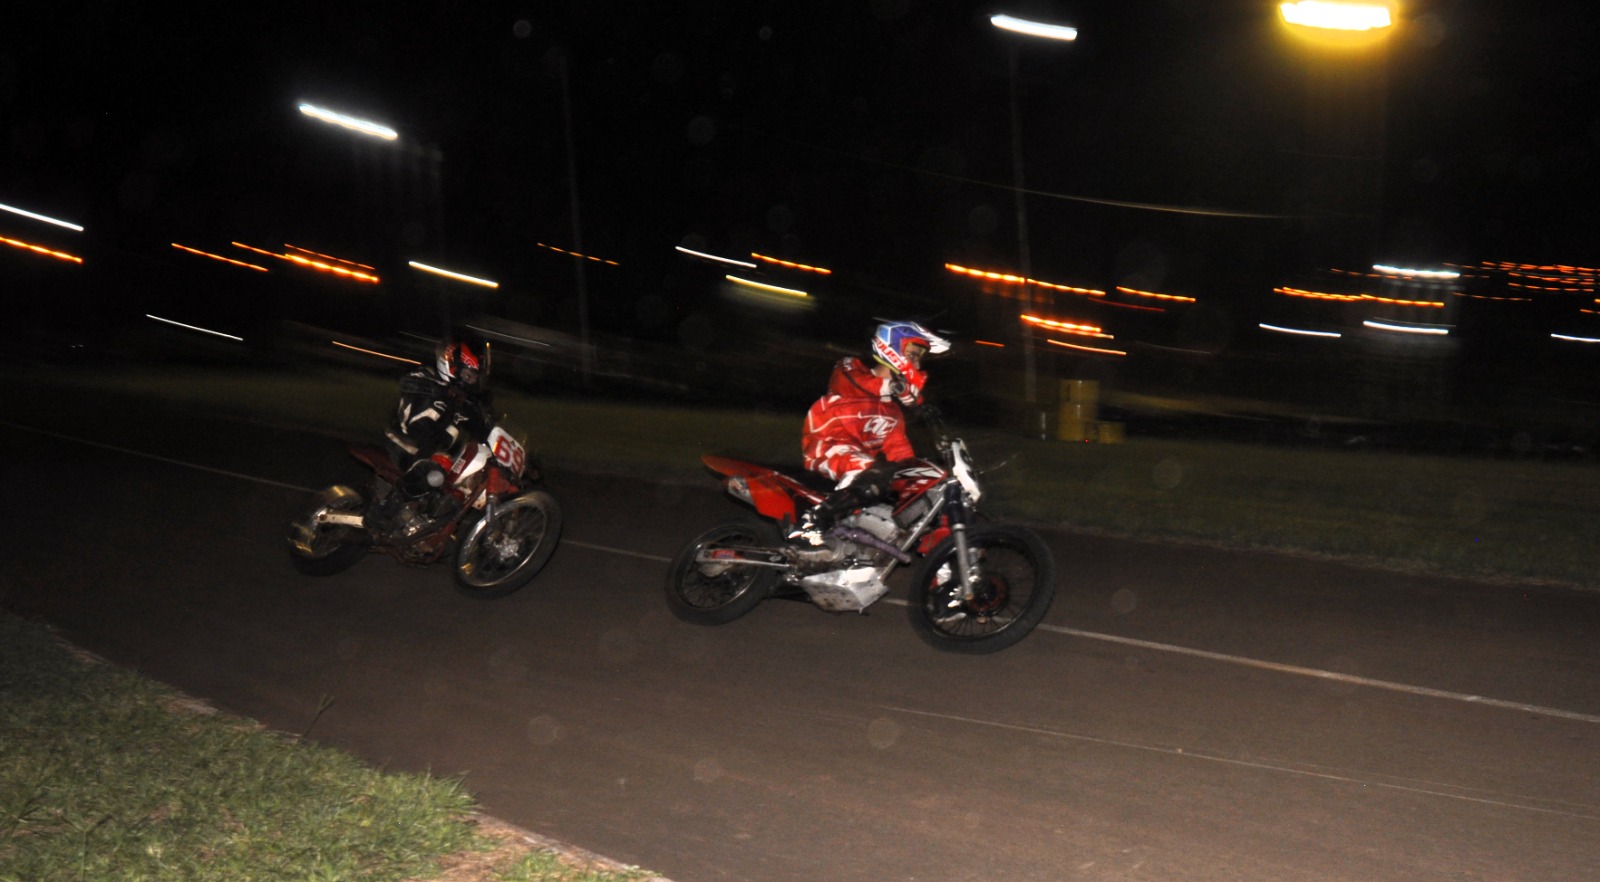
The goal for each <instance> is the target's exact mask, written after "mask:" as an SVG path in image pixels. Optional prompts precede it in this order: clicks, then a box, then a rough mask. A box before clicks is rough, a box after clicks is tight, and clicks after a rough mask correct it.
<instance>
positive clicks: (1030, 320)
mask: <svg viewBox="0 0 1600 882" xmlns="http://www.w3.org/2000/svg"><path fill="white" fill-rule="evenodd" d="M1019 318H1021V319H1022V320H1023V321H1024V322H1026V323H1027V324H1030V325H1035V326H1037V327H1041V328H1047V329H1049V330H1052V331H1060V332H1062V333H1065V334H1078V335H1080V336H1083V337H1099V338H1100V339H1102V340H1114V339H1116V338H1115V337H1113V336H1111V335H1110V334H1107V333H1106V332H1105V329H1104V328H1101V327H1097V326H1095V325H1085V324H1081V323H1078V322H1062V321H1056V320H1055V319H1047V318H1039V317H1038V316H1036V315H1022V316H1019Z"/></svg>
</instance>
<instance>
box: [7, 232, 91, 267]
mask: <svg viewBox="0 0 1600 882" xmlns="http://www.w3.org/2000/svg"><path fill="white" fill-rule="evenodd" d="M0 242H4V243H6V244H7V245H10V246H11V247H13V248H21V249H24V250H26V251H32V252H33V253H35V254H43V255H45V256H47V257H54V258H56V259H57V260H67V261H71V262H73V263H83V258H81V257H79V256H77V255H76V254H68V253H66V252H65V251H51V250H50V249H48V248H45V247H44V246H42V245H32V244H29V243H27V242H21V241H18V240H16V239H7V238H6V237H4V236H0Z"/></svg>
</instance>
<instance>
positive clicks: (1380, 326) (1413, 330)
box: [1361, 319, 1450, 337]
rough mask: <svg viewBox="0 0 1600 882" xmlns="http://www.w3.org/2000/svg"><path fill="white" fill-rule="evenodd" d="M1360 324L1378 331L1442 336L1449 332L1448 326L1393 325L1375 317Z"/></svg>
mask: <svg viewBox="0 0 1600 882" xmlns="http://www.w3.org/2000/svg"><path fill="white" fill-rule="evenodd" d="M1361 324H1363V325H1365V326H1366V327H1369V328H1375V329H1377V330H1379V331H1399V332H1400V333H1402V334H1433V335H1435V336H1441V337H1442V336H1447V335H1448V334H1449V333H1450V329H1449V328H1438V327H1428V326H1426V325H1395V324H1390V323H1389V322H1380V321H1377V320H1376V319H1367V320H1366V321H1364V322H1362V323H1361Z"/></svg>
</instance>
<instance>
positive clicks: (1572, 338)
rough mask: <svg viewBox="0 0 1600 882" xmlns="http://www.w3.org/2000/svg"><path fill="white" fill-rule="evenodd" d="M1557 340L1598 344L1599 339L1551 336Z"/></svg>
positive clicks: (1560, 335)
mask: <svg viewBox="0 0 1600 882" xmlns="http://www.w3.org/2000/svg"><path fill="white" fill-rule="evenodd" d="M1550 336H1551V337H1553V338H1555V339H1557V340H1566V341H1568V342H1571V343H1600V337H1574V336H1572V335H1570V334H1551V335H1550Z"/></svg>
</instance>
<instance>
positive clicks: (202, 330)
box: [144, 312, 244, 343]
mask: <svg viewBox="0 0 1600 882" xmlns="http://www.w3.org/2000/svg"><path fill="white" fill-rule="evenodd" d="M144 317H145V318H147V319H154V320H156V321H158V322H161V323H163V324H168V325H173V326H175V327H179V328H184V329H186V330H190V331H199V332H200V333H202V334H212V335H214V336H217V337H226V338H228V339H229V340H237V341H239V342H240V343H243V342H244V338H243V337H235V336H234V335H232V334H224V333H222V332H221V331H213V330H211V329H210V328H201V327H196V326H194V325H186V324H184V323H183V322H175V321H173V320H172V319H164V318H162V317H161V316H159V315H151V314H150V313H148V312H147V313H145V314H144Z"/></svg>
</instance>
